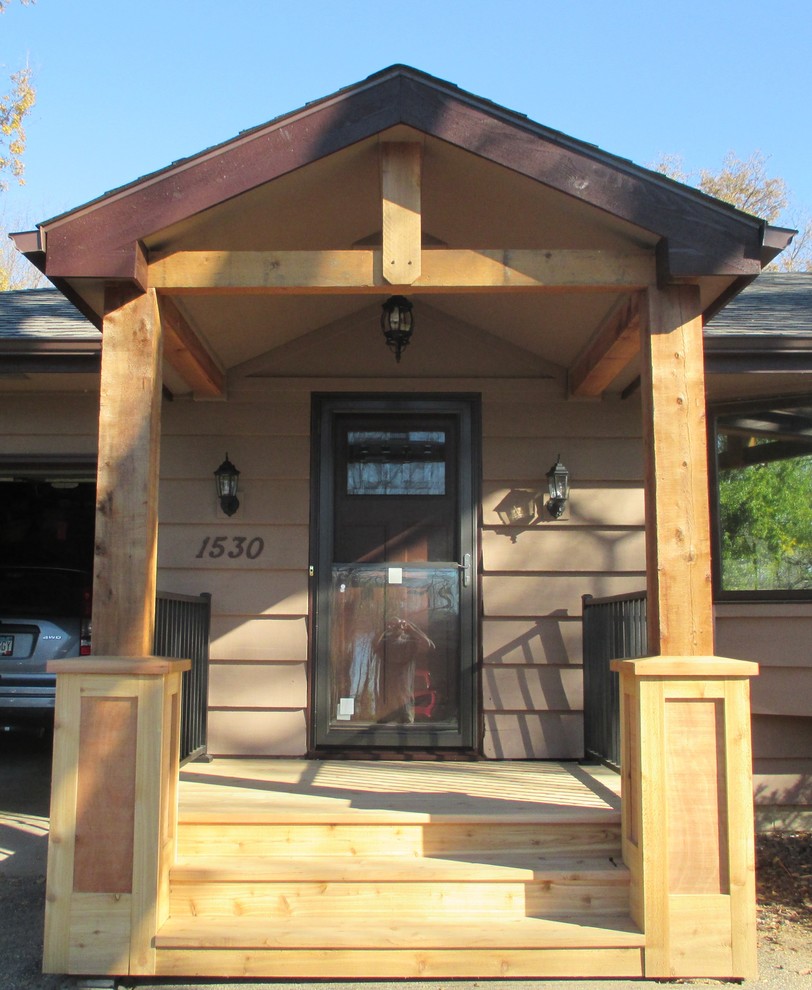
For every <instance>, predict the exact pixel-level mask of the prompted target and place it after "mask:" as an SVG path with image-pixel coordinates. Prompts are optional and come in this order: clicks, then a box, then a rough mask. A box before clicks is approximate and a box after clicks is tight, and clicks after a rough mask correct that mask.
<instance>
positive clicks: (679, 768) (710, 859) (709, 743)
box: [612, 656, 758, 979]
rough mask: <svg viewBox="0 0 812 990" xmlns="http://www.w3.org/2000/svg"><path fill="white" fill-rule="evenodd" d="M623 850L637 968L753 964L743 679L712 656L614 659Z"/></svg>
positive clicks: (672, 970) (694, 970) (696, 970)
mask: <svg viewBox="0 0 812 990" xmlns="http://www.w3.org/2000/svg"><path fill="white" fill-rule="evenodd" d="M612 669H613V670H616V671H618V672H619V674H620V693H621V726H622V740H623V743H622V752H621V766H622V808H623V861H624V862H625V864H626V865H627V866H628V868H629V870H630V872H631V910H632V917H633V918H634V920H635V922H636V923H637V925H638V926H639V927H640V928H641V930H642V931H644V932H645V936H646V946H645V957H644V975H645V976H646V977H648V978H671V977H716V978H719V979H748V978H752V977H754V976H755V975H756V899H755V898H756V894H755V855H754V849H753V784H752V769H751V760H752V757H751V750H750V692H749V679H750V677H752V676H754V675H755V674H756V673H757V672H758V665H757V664H754V663H747V662H745V661H742V660H725V659H721V658H719V657H662V656H660V657H647V658H645V659H642V660H616V661H614V662H613V663H612Z"/></svg>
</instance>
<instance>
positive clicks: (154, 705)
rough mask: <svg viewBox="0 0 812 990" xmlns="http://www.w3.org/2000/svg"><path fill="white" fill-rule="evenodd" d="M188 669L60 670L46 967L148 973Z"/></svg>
mask: <svg viewBox="0 0 812 990" xmlns="http://www.w3.org/2000/svg"><path fill="white" fill-rule="evenodd" d="M189 666H190V664H189V661H188V660H167V659H163V658H156V657H92V658H86V659H85V658H82V659H79V658H75V659H70V660H59V661H56V662H53V663H51V664H49V667H48V669H49V670H50V671H52V672H54V673H56V674H57V689H56V712H55V719H54V763H53V776H52V784H51V831H50V837H49V843H48V886H47V895H46V910H45V952H44V961H43V967H44V970H45V972H49V973H75V974H79V973H81V974H93V975H113V976H124V975H149V974H151V973H154V971H155V950H154V949H153V948H152V941H153V937H154V935H155V932H156V930H157V928H158V926H159V925H160V924H162V922H163V921H164V920H165V919H166V916H167V913H168V883H169V878H168V873H169V867H170V865H171V863H172V858H173V856H174V844H175V832H176V826H177V781H178V747H179V739H180V686H181V673H182V671H184V670H186V669H188V668H189Z"/></svg>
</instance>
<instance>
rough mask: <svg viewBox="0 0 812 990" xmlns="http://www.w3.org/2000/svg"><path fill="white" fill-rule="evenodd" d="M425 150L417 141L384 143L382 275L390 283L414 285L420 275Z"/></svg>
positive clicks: (382, 163) (381, 153)
mask: <svg viewBox="0 0 812 990" xmlns="http://www.w3.org/2000/svg"><path fill="white" fill-rule="evenodd" d="M422 153H423V149H422V147H421V146H420V145H419V144H417V143H415V142H400V141H389V142H385V143H384V144H382V145H381V150H380V164H381V201H382V203H381V205H382V213H383V217H382V227H381V229H382V231H383V257H382V262H383V277H384V278H385V279H386V281H387V282H389V283H390V284H391V285H412V284H413V283H414V282H415V280H416V279H418V278H419V277H420V267H421V266H420V260H421V255H422V249H421V248H422V237H421V231H422V217H421V212H420V210H421V206H420V181H421V165H422Z"/></svg>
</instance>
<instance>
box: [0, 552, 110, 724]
mask: <svg viewBox="0 0 812 990" xmlns="http://www.w3.org/2000/svg"><path fill="white" fill-rule="evenodd" d="M90 602H91V577H90V575H89V574H88V573H87V572H85V571H81V570H72V569H70V568H66V567H15V566H11V565H0V724H8V723H9V722H16V721H18V720H22V719H27V718H32V717H37V716H39V717H40V718H47V717H51V716H52V714H53V708H54V700H55V697H56V678H55V676H54V675H53V674H49V673H48V672H47V671H46V669H45V666H46V664H47V663H48V661H49V660H60V659H62V658H64V657H77V656H87V655H88V654H89V653H90Z"/></svg>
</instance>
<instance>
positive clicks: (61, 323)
mask: <svg viewBox="0 0 812 990" xmlns="http://www.w3.org/2000/svg"><path fill="white" fill-rule="evenodd" d="M100 337H101V334H100V333H99V331H98V330H97V329H96V328H95V327H94V326H93V324H92V323H91V322H90V321H89V320H87V319H85V317H84V316H82V314H81V313H80V312H79V311H78V310H77V309H76V307H75V306H74V305H72V303H69V302H68V300H67V299H66V298H65V297H64V296H63V295H62V293H61V292H59V291H58V290H57V289H12V290H11V291H10V292H0V341H2V342H7V341H36V340H42V341H45V340H91V341H98V340H99V339H100Z"/></svg>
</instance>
